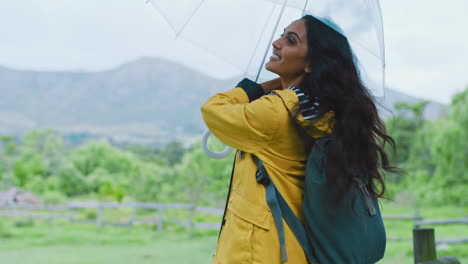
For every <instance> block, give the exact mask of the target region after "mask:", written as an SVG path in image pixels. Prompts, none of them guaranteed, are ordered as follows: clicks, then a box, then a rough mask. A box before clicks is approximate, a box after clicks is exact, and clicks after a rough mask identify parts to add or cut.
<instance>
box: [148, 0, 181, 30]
mask: <svg viewBox="0 0 468 264" xmlns="http://www.w3.org/2000/svg"><path fill="white" fill-rule="evenodd" d="M149 2H151V0H147V1H146V4H148V3H149ZM151 4H152V6H153V7H154V8H155V9H156V11H158V12H159V14H161V16H162V17H163V18H164V20H166V22H167V24H168V25H169V26H170V27H171V28H172V30H174V32H175V33H176V38H177V36H178V35H179V33H178V30H177V28H175V27H174V26H173V25H172V23H171V21H170V20H169V18H168V17H167V16H166V14H165V13H164V12H162V10H160V8H159V6H157V5H155V4H153V3H152V2H151Z"/></svg>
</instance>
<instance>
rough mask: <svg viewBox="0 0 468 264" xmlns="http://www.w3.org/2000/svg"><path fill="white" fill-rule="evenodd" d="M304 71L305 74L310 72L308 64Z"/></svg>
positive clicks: (310, 68)
mask: <svg viewBox="0 0 468 264" xmlns="http://www.w3.org/2000/svg"><path fill="white" fill-rule="evenodd" d="M304 71H305V73H311V72H312V67H310V64H307V65H306V67H305V69H304Z"/></svg>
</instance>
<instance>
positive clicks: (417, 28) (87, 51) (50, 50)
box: [0, 0, 468, 103]
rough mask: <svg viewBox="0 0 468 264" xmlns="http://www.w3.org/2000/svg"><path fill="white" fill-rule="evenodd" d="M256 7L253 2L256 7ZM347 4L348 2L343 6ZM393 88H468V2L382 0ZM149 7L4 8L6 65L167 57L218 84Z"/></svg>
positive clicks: (81, 66) (67, 0) (0, 15)
mask: <svg viewBox="0 0 468 264" xmlns="http://www.w3.org/2000/svg"><path fill="white" fill-rule="evenodd" d="M251 1H254V0H251ZM343 1H345V0H343ZM381 5H382V9H383V17H384V30H385V45H386V58H387V61H386V64H387V71H386V74H387V84H388V85H389V86H390V87H392V88H394V89H397V90H400V91H403V92H405V93H408V94H411V95H416V96H419V97H422V98H427V99H432V100H436V101H440V102H444V103H448V102H449V101H450V98H451V96H452V95H453V94H454V93H455V92H457V91H461V90H462V89H463V88H465V87H466V86H467V85H468V22H467V21H466V15H467V10H468V1H466V0H446V1H436V0H383V1H381ZM173 39H174V35H173V32H172V31H171V29H170V28H169V27H168V25H167V24H166V23H165V21H164V20H163V19H162V18H161V17H160V16H159V15H158V13H157V12H155V10H154V9H153V8H152V7H151V6H150V5H146V4H145V0H99V1H96V0H80V1H76V0H21V1H14V0H0V65H1V66H6V67H11V68H15V69H32V70H46V71H50V70H54V71H55V70H59V71H65V70H66V71H68V70H80V71H99V70H106V69H110V68H114V67H116V66H118V65H119V64H122V63H125V62H128V61H131V60H134V59H136V58H139V57H143V56H151V57H164V58H168V59H171V60H175V61H178V62H181V63H184V64H186V65H188V66H190V67H192V68H195V69H197V70H199V71H201V72H205V73H208V74H210V75H213V76H214V77H218V78H226V77H229V75H230V74H232V71H230V69H229V68H228V67H224V66H223V65H222V64H219V65H218V64H216V62H215V61H213V62H212V63H206V62H200V59H199V57H196V56H195V57H194V56H193V51H192V50H191V49H190V48H189V46H187V45H182V44H180V43H176V42H174V41H173Z"/></svg>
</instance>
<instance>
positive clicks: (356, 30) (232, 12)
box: [147, 0, 385, 158]
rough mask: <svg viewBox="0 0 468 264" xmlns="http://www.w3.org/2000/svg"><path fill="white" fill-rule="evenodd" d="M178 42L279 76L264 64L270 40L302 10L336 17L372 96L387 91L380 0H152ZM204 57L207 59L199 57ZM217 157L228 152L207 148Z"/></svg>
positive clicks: (262, 76) (255, 74)
mask: <svg viewBox="0 0 468 264" xmlns="http://www.w3.org/2000/svg"><path fill="white" fill-rule="evenodd" d="M147 2H150V3H151V4H152V5H153V6H154V7H155V9H156V10H157V11H158V13H159V14H160V15H161V16H162V17H164V19H165V21H166V22H167V24H168V26H169V27H171V28H172V29H173V31H174V35H175V36H176V37H177V39H178V40H180V41H188V42H190V43H191V44H193V45H195V46H197V47H198V48H200V49H203V50H204V51H206V52H208V53H210V54H213V55H214V56H216V57H217V58H219V59H221V60H222V61H223V62H225V63H226V64H229V65H230V66H233V68H235V69H237V70H238V72H239V73H240V75H243V76H246V77H248V78H251V79H253V80H255V81H264V80H268V79H273V78H276V77H277V76H275V75H274V74H273V73H271V72H268V71H266V70H265V68H264V64H265V63H266V62H267V61H268V59H269V56H268V54H271V53H272V46H271V43H272V41H273V40H274V38H275V37H277V36H279V35H280V34H281V33H282V31H283V29H284V28H285V27H286V26H287V25H288V24H289V23H291V22H292V21H293V20H296V19H298V18H300V17H301V16H302V15H304V14H311V15H314V16H316V17H320V18H327V19H330V20H332V21H334V22H335V23H336V24H337V25H338V26H339V27H340V28H341V30H342V33H343V34H344V35H345V36H346V37H347V38H348V41H349V42H350V45H351V48H352V49H353V52H354V54H355V56H356V58H357V61H358V66H359V70H360V74H361V78H362V80H363V82H364V84H365V85H366V86H367V88H368V89H369V90H370V91H371V92H372V94H373V95H374V96H377V97H381V96H383V95H384V82H385V49H384V35H383V23H382V15H381V10H380V4H379V0H346V1H344V0H289V1H288V0H178V1H174V0H148V1H147ZM194 56H196V54H194ZM200 61H203V58H200ZM208 136H209V131H207V132H206V133H205V135H204V137H203V142H202V143H203V144H202V145H203V146H204V150H205V152H206V153H207V154H208V155H209V156H210V157H214V158H222V157H225V156H226V155H228V154H229V152H230V149H229V148H227V149H226V150H225V151H224V152H223V153H215V152H212V151H210V150H209V149H208V147H207V145H206V142H207V139H208Z"/></svg>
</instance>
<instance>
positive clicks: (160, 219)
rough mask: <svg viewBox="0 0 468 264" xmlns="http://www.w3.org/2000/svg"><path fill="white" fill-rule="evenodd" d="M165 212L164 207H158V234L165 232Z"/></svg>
mask: <svg viewBox="0 0 468 264" xmlns="http://www.w3.org/2000/svg"><path fill="white" fill-rule="evenodd" d="M163 218H164V211H163V207H162V205H159V206H158V223H157V225H158V233H161V232H162V231H163V230H164V226H163V225H164V219H163Z"/></svg>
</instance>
